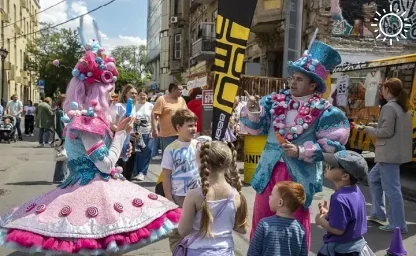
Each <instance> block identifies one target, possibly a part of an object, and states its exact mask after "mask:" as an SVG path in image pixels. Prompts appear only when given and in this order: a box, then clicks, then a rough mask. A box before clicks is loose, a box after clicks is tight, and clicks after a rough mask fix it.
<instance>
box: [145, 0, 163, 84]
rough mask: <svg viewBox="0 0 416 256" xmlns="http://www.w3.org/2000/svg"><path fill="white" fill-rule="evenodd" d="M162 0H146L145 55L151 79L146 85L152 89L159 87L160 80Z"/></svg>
mask: <svg viewBox="0 0 416 256" xmlns="http://www.w3.org/2000/svg"><path fill="white" fill-rule="evenodd" d="M162 2H163V1H162V0H148V5H147V9H148V11H147V37H146V38H147V44H146V46H147V56H148V57H149V61H150V63H149V65H150V66H151V71H152V79H151V81H149V82H148V87H150V89H153V90H157V89H158V88H159V84H160V81H161V70H160V53H161V42H160V41H161V40H160V39H161V37H160V32H161V30H162Z"/></svg>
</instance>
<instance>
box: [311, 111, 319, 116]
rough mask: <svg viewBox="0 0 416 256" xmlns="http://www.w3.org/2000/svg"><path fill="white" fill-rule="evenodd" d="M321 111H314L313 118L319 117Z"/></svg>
mask: <svg viewBox="0 0 416 256" xmlns="http://www.w3.org/2000/svg"><path fill="white" fill-rule="evenodd" d="M319 113H320V111H319V110H317V109H314V110H312V115H313V116H319Z"/></svg>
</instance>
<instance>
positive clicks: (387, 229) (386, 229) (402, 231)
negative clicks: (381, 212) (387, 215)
mask: <svg viewBox="0 0 416 256" xmlns="http://www.w3.org/2000/svg"><path fill="white" fill-rule="evenodd" d="M378 229H380V230H381V231H386V232H394V228H392V227H390V226H380V227H378ZM407 232H408V231H407V229H400V233H402V234H407Z"/></svg>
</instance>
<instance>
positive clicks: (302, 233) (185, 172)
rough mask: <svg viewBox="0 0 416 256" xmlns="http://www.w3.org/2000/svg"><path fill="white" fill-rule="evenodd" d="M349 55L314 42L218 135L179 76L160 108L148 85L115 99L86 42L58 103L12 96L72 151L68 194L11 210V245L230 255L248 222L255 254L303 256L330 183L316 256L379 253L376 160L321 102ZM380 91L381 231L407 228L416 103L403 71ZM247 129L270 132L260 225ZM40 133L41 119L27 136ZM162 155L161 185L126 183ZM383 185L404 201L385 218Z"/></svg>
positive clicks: (4, 235)
mask: <svg viewBox="0 0 416 256" xmlns="http://www.w3.org/2000/svg"><path fill="white" fill-rule="evenodd" d="M95 44H97V42H95ZM92 49H96V50H92ZM340 62H341V58H340V56H339V54H338V52H336V51H335V50H334V49H333V48H332V47H330V46H328V45H326V44H324V43H322V42H319V41H316V42H314V43H313V44H311V49H309V50H308V53H307V54H305V55H304V56H302V58H301V59H300V60H298V61H296V62H289V63H288V69H289V73H290V74H291V78H290V79H289V82H290V86H289V89H287V90H282V91H280V92H278V93H273V94H271V95H267V96H265V97H263V98H261V99H260V97H258V96H255V95H250V94H248V93H246V96H247V103H246V104H244V105H241V106H238V102H236V108H235V109H237V110H236V111H235V115H234V116H233V118H234V119H233V120H232V121H231V122H230V126H229V127H228V128H229V130H228V131H227V135H226V136H225V138H224V141H213V140H212V139H211V138H210V137H209V136H204V135H203V134H202V127H201V125H198V123H201V118H202V117H201V116H202V115H201V113H202V104H200V102H198V100H200V97H199V96H198V95H199V92H198V91H197V90H196V91H194V92H193V93H191V95H194V96H195V97H193V98H191V99H190V100H189V101H188V102H186V101H185V99H184V98H183V97H182V96H181V95H182V90H183V88H182V86H180V85H177V84H174V83H172V84H170V85H169V88H168V93H167V94H165V95H162V96H160V97H158V98H157V99H156V100H155V102H154V103H151V102H149V101H148V95H147V93H146V91H145V90H143V89H139V88H136V87H135V86H134V85H130V84H129V85H126V86H124V87H123V90H122V91H121V92H120V93H119V95H117V98H118V100H117V102H116V101H115V98H116V95H115V94H114V89H115V84H114V82H115V81H116V79H114V77H116V76H117V74H118V71H117V68H116V66H115V64H114V59H112V58H111V57H107V56H106V55H104V53H103V51H102V50H101V48H100V47H99V46H96V47H92V48H91V49H88V48H87V51H86V53H85V56H83V57H82V58H81V59H80V61H79V62H78V63H77V65H76V67H75V69H74V71H73V76H74V77H73V79H72V80H71V82H70V83H69V85H68V88H67V91H66V95H65V96H64V95H62V96H61V97H60V98H59V99H58V101H57V104H56V105H57V107H56V110H52V108H51V100H50V99H48V98H45V99H44V101H43V102H42V103H40V104H39V105H38V106H37V108H35V109H34V108H25V109H23V106H21V105H22V104H21V103H19V102H18V101H16V100H17V99H16V100H12V103H10V104H8V107H7V110H6V111H12V112H9V113H10V114H11V115H13V116H19V117H20V114H21V113H22V112H23V111H25V114H26V113H27V114H28V115H29V117H28V121H29V123H31V121H30V120H35V123H36V126H37V127H39V128H40V137H39V146H40V147H43V146H44V145H45V144H46V143H48V142H49V135H48V132H49V131H50V129H51V127H52V126H53V123H54V122H53V119H52V117H53V116H55V118H56V120H55V121H56V122H55V123H59V125H56V124H55V129H54V130H55V131H56V132H57V133H58V137H59V138H60V142H61V143H60V144H59V147H60V148H59V150H58V153H59V154H61V156H62V155H63V156H64V157H63V158H62V159H63V160H62V161H59V162H61V166H60V167H57V168H58V169H57V170H60V171H58V173H57V170H56V172H55V174H56V180H59V181H60V183H61V184H60V185H59V187H58V188H56V189H54V190H52V191H50V192H48V193H46V194H43V195H40V196H37V197H35V198H34V199H32V200H30V201H29V202H27V203H24V204H22V205H20V206H17V207H15V208H14V209H12V210H11V211H10V212H8V213H7V214H5V215H4V216H2V217H1V218H0V244H2V245H6V246H12V247H13V248H14V249H19V250H26V251H36V252H46V253H70V254H76V253H81V254H85V255H117V254H122V253H125V252H128V251H132V250H136V249H139V248H141V247H143V246H145V245H148V244H150V243H153V242H156V241H158V240H160V239H162V238H164V237H168V239H169V245H170V249H171V251H172V254H173V255H176V256H178V255H189V256H193V255H202V256H208V255H225V256H227V255H229V256H232V255H234V240H233V231H236V232H238V233H241V234H245V233H247V232H249V230H251V233H250V246H249V249H248V252H247V255H249V256H256V255H285V256H286V255H288V256H289V255H293V256H295V255H296V256H306V255H308V252H309V248H310V243H311V228H310V225H311V220H310V218H311V217H310V216H311V210H310V209H311V207H312V206H313V205H312V199H313V196H314V195H315V194H316V193H318V192H321V191H322V182H323V178H326V179H328V180H330V181H332V182H333V183H334V185H335V192H334V194H333V195H332V196H331V199H330V202H329V204H328V202H321V203H320V204H319V205H318V207H319V213H318V214H317V215H316V216H315V223H316V224H317V225H319V226H321V227H322V228H323V229H325V230H326V231H327V233H326V234H325V236H324V237H323V243H322V246H321V249H320V250H319V253H318V255H319V256H333V255H335V256H337V255H343V256H359V255H374V253H373V252H372V251H371V249H370V248H369V246H368V245H367V242H366V240H365V239H364V236H365V235H366V233H367V214H366V206H365V198H364V195H363V194H362V192H361V191H360V188H359V187H358V185H357V184H358V182H359V181H360V180H362V179H364V178H365V177H366V176H367V173H368V166H367V163H366V161H365V159H364V158H363V157H362V156H361V155H360V154H358V153H356V152H352V151H349V150H345V144H346V142H347V140H348V137H349V130H350V123H349V121H348V119H347V118H346V116H345V114H344V113H343V112H342V111H341V110H339V109H338V108H336V107H335V106H333V105H331V104H330V103H329V102H328V101H326V100H325V99H322V98H321V97H320V96H318V95H319V94H321V93H323V92H325V90H326V84H325V78H326V77H327V76H328V75H329V71H330V70H332V69H333V68H334V67H335V66H336V65H338V64H339V63H340ZM382 91H383V97H384V98H385V99H386V100H387V101H388V103H387V104H386V105H384V106H383V108H382V111H381V115H380V120H379V123H378V124H377V125H374V126H373V127H370V126H363V127H360V129H363V130H364V131H366V132H367V133H369V134H371V135H374V136H376V138H377V143H376V152H375V153H376V162H377V165H376V166H375V167H374V168H373V170H372V171H371V172H370V178H369V181H370V189H371V191H372V202H373V205H372V210H371V213H370V217H369V220H373V221H377V222H380V223H381V222H384V221H385V222H387V223H386V225H382V226H380V229H381V230H383V231H393V230H394V229H395V228H396V227H398V228H399V229H400V231H401V232H402V233H407V226H406V222H405V216H404V205H403V198H402V197H401V192H400V179H399V175H400V174H399V170H398V168H399V165H400V164H402V163H404V162H408V161H410V160H411V155H408V154H407V152H411V151H410V148H411V142H410V148H409V149H408V147H409V145H408V144H409V143H408V141H409V138H408V137H407V136H409V134H410V136H411V118H410V115H409V114H408V113H407V110H408V98H407V96H406V94H405V91H404V89H403V85H402V84H401V82H400V80H398V79H390V80H387V81H386V82H385V83H384V84H383V88H382ZM129 99H131V100H132V101H133V109H132V112H131V114H130V115H129V114H128V113H127V112H128V111H127V109H128V102H129ZM30 113H31V115H32V116H33V114H34V113H35V117H34V118H32V117H30ZM38 115H39V116H38ZM25 116H26V115H25ZM42 118H44V119H42ZM25 120H26V117H25ZM240 125H241V129H244V130H245V131H246V132H248V133H250V134H252V135H259V134H263V135H267V136H268V138H267V143H266V146H265V148H264V150H263V153H262V156H261V158H260V162H259V164H258V166H257V169H256V171H255V173H254V176H253V178H252V181H251V186H252V187H253V188H254V190H255V191H256V197H255V202H254V207H253V218H252V223H251V225H250V224H249V222H248V216H249V212H248V203H247V199H246V198H245V196H244V194H243V193H242V184H241V180H240V175H239V172H238V169H237V164H236V161H237V152H236V150H235V146H234V144H233V142H234V141H235V134H236V131H238V130H239V129H240V127H239V126H240ZM30 127H33V122H32V126H30V125H28V134H29V135H30V134H31V130H30ZM32 132H33V130H32ZM409 132H410V133H409ZM129 138H130V139H129ZM126 140H127V142H129V143H130V144H129V146H128V147H124V145H125V141H126ZM126 145H128V143H127V144H126ZM159 145H160V148H159ZM159 149H161V152H162V159H161V169H162V170H161V175H160V177H159V180H158V182H157V185H156V188H155V191H156V193H152V192H150V191H148V190H147V189H145V188H143V187H142V186H140V183H138V184H135V183H132V182H129V181H133V180H138V181H143V180H145V179H146V175H147V173H148V171H149V164H150V161H151V159H152V157H154V156H155V155H157V154H158V152H159ZM393 151H394V153H393ZM124 155H126V156H127V158H124V157H121V156H124ZM323 163H325V166H324V164H323ZM59 168H61V169H59ZM66 168H67V169H66ZM64 169H65V171H63V170H64ZM54 180H55V177H54ZM383 193H385V194H386V196H387V197H388V198H389V199H390V201H392V200H393V202H392V203H393V204H394V207H392V208H390V211H389V212H388V213H386V212H385V209H384V203H383V200H382V197H383Z"/></svg>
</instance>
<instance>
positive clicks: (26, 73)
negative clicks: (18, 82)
mask: <svg viewBox="0 0 416 256" xmlns="http://www.w3.org/2000/svg"><path fill="white" fill-rule="evenodd" d="M20 74H21V76H22V77H23V78H26V79H27V78H28V77H29V74H28V72H27V71H24V70H22V71H21V72H20Z"/></svg>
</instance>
